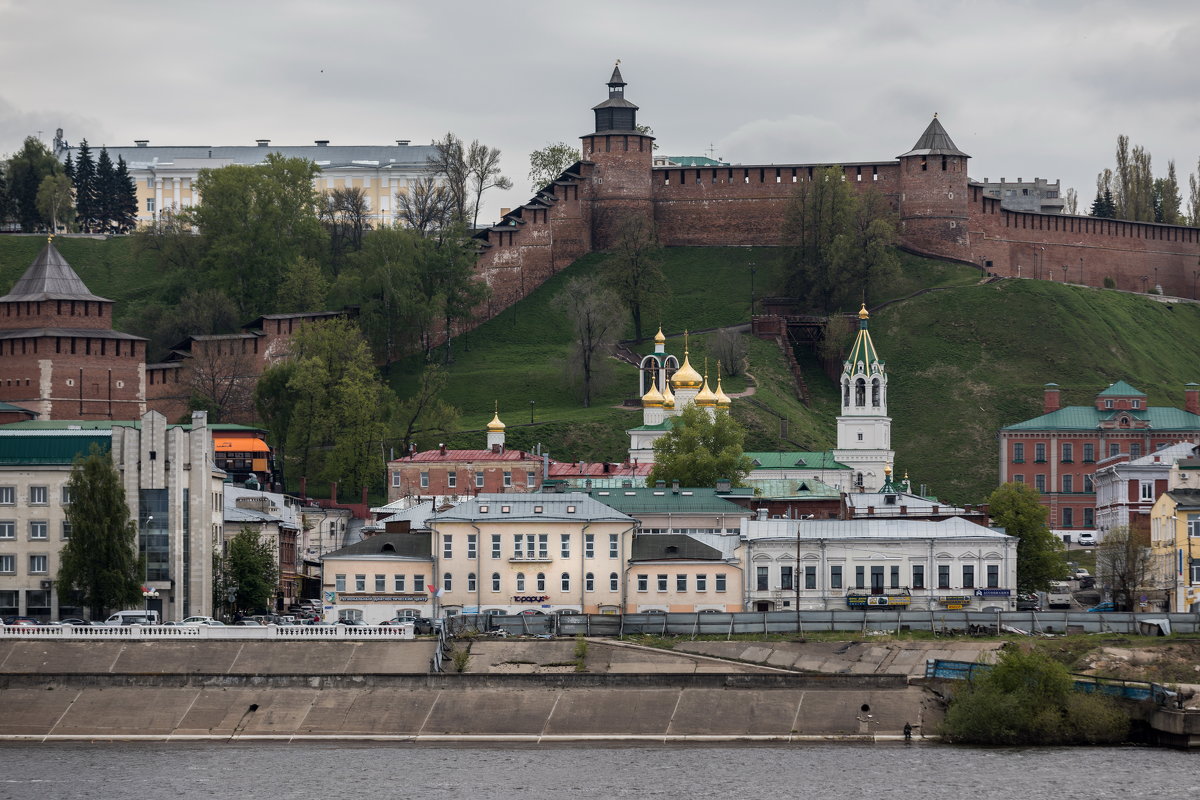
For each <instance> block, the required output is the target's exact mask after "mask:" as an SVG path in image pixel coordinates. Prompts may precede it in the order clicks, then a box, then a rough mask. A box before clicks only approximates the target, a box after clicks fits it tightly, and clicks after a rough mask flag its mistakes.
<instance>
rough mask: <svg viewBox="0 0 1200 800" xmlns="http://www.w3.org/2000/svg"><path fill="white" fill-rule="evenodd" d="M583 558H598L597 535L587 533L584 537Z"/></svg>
mask: <svg viewBox="0 0 1200 800" xmlns="http://www.w3.org/2000/svg"><path fill="white" fill-rule="evenodd" d="M583 557H584V558H595V557H596V534H594V533H585V534H584V535H583Z"/></svg>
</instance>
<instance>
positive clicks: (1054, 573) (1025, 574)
mask: <svg viewBox="0 0 1200 800" xmlns="http://www.w3.org/2000/svg"><path fill="white" fill-rule="evenodd" d="M1039 497H1040V495H1038V493H1037V491H1035V490H1034V489H1032V488H1031V487H1030V486H1028V485H1027V484H1024V483H1006V484H1004V485H1003V486H1000V487H998V488H997V489H996V490H995V491H993V492H992V493H991V495H989V497H988V507H989V510H990V513H991V515H992V524H993V525H995V526H997V527H1000V528H1004V531H1005V533H1007V534H1008V535H1009V536H1015V537H1017V591H1019V592H1021V593H1022V594H1024V593H1028V592H1035V591H1039V590H1045V589H1047V588H1049V586H1050V581H1057V580H1062V578H1063V576H1064V575H1065V574H1066V572H1067V564H1066V561H1065V559H1064V557H1063V553H1064V547H1063V543H1062V540H1061V539H1059V538H1058V537H1057V536H1055V535H1054V534H1053V533H1051V532H1050V529H1049V528H1048V527H1046V515H1047V513H1048V510H1047V509H1046V507H1045V506H1043V505H1042V504H1041V503H1040V502H1038V501H1039Z"/></svg>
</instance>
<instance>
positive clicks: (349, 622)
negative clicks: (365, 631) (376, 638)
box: [337, 617, 367, 628]
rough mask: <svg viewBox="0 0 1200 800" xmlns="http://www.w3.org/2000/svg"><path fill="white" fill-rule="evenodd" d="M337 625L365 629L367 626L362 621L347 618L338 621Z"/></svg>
mask: <svg viewBox="0 0 1200 800" xmlns="http://www.w3.org/2000/svg"><path fill="white" fill-rule="evenodd" d="M337 624H338V625H350V626H352V627H357V626H361V627H364V628H365V627H366V625H367V623H365V622H363V621H362V620H361V619H349V618H347V617H342V618H341V619H339V620H338V621H337Z"/></svg>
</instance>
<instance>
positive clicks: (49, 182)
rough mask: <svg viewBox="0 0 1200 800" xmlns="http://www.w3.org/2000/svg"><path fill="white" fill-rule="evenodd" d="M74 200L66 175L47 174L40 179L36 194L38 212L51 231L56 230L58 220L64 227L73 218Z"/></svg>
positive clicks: (69, 180)
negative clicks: (40, 183) (40, 182)
mask: <svg viewBox="0 0 1200 800" xmlns="http://www.w3.org/2000/svg"><path fill="white" fill-rule="evenodd" d="M74 200H75V197H74V194H73V193H72V191H71V179H70V178H68V177H67V176H66V175H47V176H46V177H45V178H43V179H42V185H41V186H39V187H38V194H37V207H38V213H39V214H40V215H41V217H42V219H44V220H46V221H47V222H48V223H49V225H50V230H51V231H54V232H57V231H58V227H59V222H62V223H63V226H64V227H66V225H67V224H68V223H70V222H71V220H72V219H73V218H74V209H73V208H72V205H73V203H74Z"/></svg>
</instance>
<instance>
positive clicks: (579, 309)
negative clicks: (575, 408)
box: [554, 275, 622, 408]
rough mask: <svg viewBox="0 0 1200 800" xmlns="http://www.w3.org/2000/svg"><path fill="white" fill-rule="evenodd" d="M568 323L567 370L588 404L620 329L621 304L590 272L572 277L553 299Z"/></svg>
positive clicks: (590, 401) (584, 405) (585, 404)
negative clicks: (569, 334) (569, 347)
mask: <svg viewBox="0 0 1200 800" xmlns="http://www.w3.org/2000/svg"><path fill="white" fill-rule="evenodd" d="M554 305H555V306H556V307H558V308H561V309H562V310H563V313H565V314H566V315H567V320H568V322H570V324H571V332H572V335H573V336H572V340H571V345H572V347H571V356H570V360H569V361H568V369H569V371H570V373H571V375H572V377H577V378H578V379H579V382H580V384H581V389H582V395H583V407H584V408H588V407H590V406H591V404H592V394H593V392H595V391H596V389H597V384H598V383H599V382H600V380H601V378H602V376H603V370H602V365H603V364H604V361H603V359H604V357H605V355H606V352H605V351H606V350H607V349H608V347H609V346H610V345H611V344H612V343H613V341H615V340H616V338H617V335H618V334H619V332H620V329H621V317H622V313H621V303H620V300H618V299H617V296H616V295H615V294H614V293H613V291H612V290H611V289H609V288H608V287H607V286H605V285H604V284H603V283H601V281H600V279H599V278H597V277H596V276H594V275H581V276H579V277H576V278H572V279H571V280H570V281H568V282H567V285H566V286H565V287H564V288H563V290H562V291H561V292H559V293H558V295H557V296H556V297H555V299H554Z"/></svg>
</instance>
